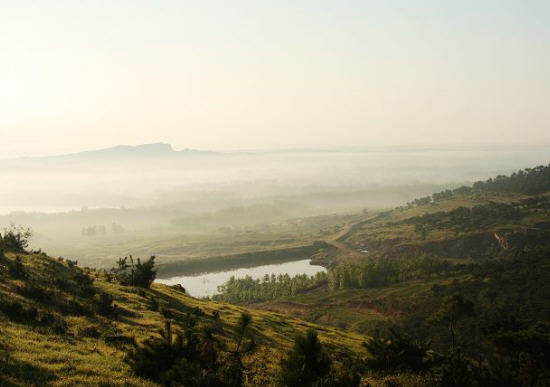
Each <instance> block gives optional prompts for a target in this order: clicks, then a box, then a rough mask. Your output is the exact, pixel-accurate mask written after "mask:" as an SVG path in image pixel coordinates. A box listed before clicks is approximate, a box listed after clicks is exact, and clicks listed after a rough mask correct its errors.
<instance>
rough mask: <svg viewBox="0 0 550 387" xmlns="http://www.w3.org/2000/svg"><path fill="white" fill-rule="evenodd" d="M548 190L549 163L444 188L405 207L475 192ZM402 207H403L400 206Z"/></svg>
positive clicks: (532, 191) (549, 179)
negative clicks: (469, 185)
mask: <svg viewBox="0 0 550 387" xmlns="http://www.w3.org/2000/svg"><path fill="white" fill-rule="evenodd" d="M549 191H550V164H549V165H539V166H537V167H535V168H526V169H522V170H519V171H518V172H514V173H512V174H511V175H510V176H504V175H498V176H496V177H495V178H490V179H487V180H485V181H481V180H480V181H476V182H475V183H474V184H473V185H472V186H471V187H468V186H465V185H463V186H461V187H458V188H455V189H453V190H449V189H447V190H445V191H441V192H437V193H434V194H432V195H431V196H425V197H422V198H417V199H414V200H413V201H411V202H409V203H407V205H406V207H405V208H412V207H414V206H422V205H426V204H430V203H432V202H439V201H443V200H448V199H452V198H453V197H455V196H463V195H471V194H476V193H520V194H527V195H538V194H542V193H545V192H549ZM400 208H401V209H403V207H400Z"/></svg>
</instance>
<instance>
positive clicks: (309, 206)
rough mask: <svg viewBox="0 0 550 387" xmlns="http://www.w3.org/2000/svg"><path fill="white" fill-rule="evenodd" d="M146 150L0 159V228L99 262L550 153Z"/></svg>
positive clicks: (395, 198) (484, 173)
mask: <svg viewBox="0 0 550 387" xmlns="http://www.w3.org/2000/svg"><path fill="white" fill-rule="evenodd" d="M146 149H147V152H141V151H136V152H133V150H132V149H126V150H125V152H118V151H117V152H113V151H110V152H105V151H101V152H96V153H94V152H91V153H88V154H81V155H71V156H67V157H56V158H42V159H16V160H2V161H0V178H1V182H2V183H1V185H0V213H1V214H3V215H2V216H0V223H1V224H2V225H6V224H8V223H10V222H14V223H17V224H24V225H28V226H30V227H32V228H33V229H34V231H35V237H34V239H33V246H35V247H39V246H40V247H43V248H47V249H48V252H49V253H51V254H55V255H64V256H67V255H79V254H82V255H84V256H86V257H87V258H86V259H87V261H88V262H91V263H93V261H94V259H95V258H97V259H100V258H102V257H101V256H99V254H107V255H108V256H109V257H111V256H115V255H117V254H125V253H127V252H130V251H126V250H124V249H130V248H129V247H128V246H132V243H134V242H135V244H136V245H137V244H139V243H138V241H141V242H142V244H143V241H145V240H153V239H159V238H160V239H161V238H174V237H178V236H179V235H190V234H193V233H203V234H204V233H209V232H214V231H216V230H218V231H219V230H220V229H221V228H237V229H238V228H240V229H243V228H246V227H249V226H253V225H261V224H270V223H277V222H281V221H283V220H285V219H290V218H299V217H307V216H316V215H326V214H332V213H353V212H358V211H362V210H363V209H364V208H368V209H379V208H391V207H394V206H397V205H401V204H403V203H405V202H407V201H409V200H412V199H414V198H415V197H418V196H421V195H426V194H429V193H432V192H434V191H438V190H441V189H443V188H447V187H454V186H458V185H460V184H465V183H469V182H472V181H475V180H478V179H485V178H487V177H491V176H494V175H497V174H507V173H510V172H513V171H515V170H517V169H519V168H524V167H532V166H535V165H538V164H544V163H547V162H548V156H549V155H550V152H549V149H548V148H529V149H519V148H517V149H509V148H508V149H495V148H485V149H481V148H480V149H459V148H451V149H449V148H447V149H437V148H434V149H421V148H417V149H400V148H386V149H382V148H377V149H366V150H319V151H284V152H276V151H273V152H248V153H208V152H205V153H201V152H173V151H172V150H171V149H170V148H169V147H168V148H167V147H166V146H165V145H163V146H161V145H159V144H157V145H153V146H150V147H149V148H146ZM151 150H154V152H150V151H151ZM14 210H16V211H14ZM48 213H49V214H48ZM120 241H123V242H124V243H119V242H120ZM94 245H104V246H105V245H108V246H110V250H109V251H108V253H105V251H106V250H105V249H97V251H98V253H97V254H96V255H97V256H95V255H94V254H91V253H90V252H89V251H91V247H93V246H94ZM120 246H124V247H120ZM142 247H143V246H142ZM141 251H142V252H143V253H149V252H150V253H155V251H149V250H147V248H142V249H141ZM100 252H101V253H100Z"/></svg>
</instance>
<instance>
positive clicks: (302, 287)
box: [214, 256, 450, 303]
mask: <svg viewBox="0 0 550 387" xmlns="http://www.w3.org/2000/svg"><path fill="white" fill-rule="evenodd" d="M449 269H450V265H449V263H447V261H444V260H440V259H437V258H432V257H427V256H421V257H417V258H411V259H403V260H400V259H390V258H372V259H368V260H365V261H364V262H362V263H360V264H343V265H339V266H337V267H335V268H332V269H329V270H328V272H319V273H317V274H315V275H314V276H307V275H305V274H302V275H296V276H294V277H290V276H289V275H288V274H284V275H278V276H275V275H271V276H268V275H266V276H264V278H263V279H261V280H260V279H254V278H252V277H250V276H247V277H245V278H239V279H237V278H235V277H231V278H230V280H229V281H228V282H226V283H225V284H224V285H222V286H220V287H218V290H219V291H220V294H217V295H215V296H214V299H216V300H221V301H227V302H232V303H249V302H259V301H265V300H273V299H276V298H279V297H285V296H293V295H296V294H298V293H302V292H305V291H308V290H312V289H315V288H317V287H320V286H328V288H329V290H331V291H334V290H341V289H358V288H371V287H379V286H385V285H388V284H391V283H397V282H402V281H407V280H410V279H418V278H426V277H428V276H431V275H433V274H441V273H443V272H445V271H448V270H449Z"/></svg>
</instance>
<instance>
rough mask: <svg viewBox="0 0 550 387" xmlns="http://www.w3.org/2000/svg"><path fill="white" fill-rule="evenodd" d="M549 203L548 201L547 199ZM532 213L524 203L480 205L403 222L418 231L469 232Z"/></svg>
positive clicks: (461, 207) (426, 215)
mask: <svg viewBox="0 0 550 387" xmlns="http://www.w3.org/2000/svg"><path fill="white" fill-rule="evenodd" d="M545 200H547V201H548V199H545ZM529 213H530V209H529V208H527V207H526V206H525V205H524V203H522V202H516V203H495V202H490V203H488V204H480V205H477V206H474V207H472V208H468V207H463V206H460V207H457V208H455V209H453V210H451V211H438V212H434V213H426V214H423V215H420V216H414V217H411V218H408V219H406V220H404V221H403V223H408V224H414V225H415V226H416V228H415V229H416V230H417V231H418V232H421V231H422V230H423V229H425V230H432V229H444V228H448V229H455V230H461V231H463V230H468V229H472V228H479V227H484V226H490V225H494V224H501V223H505V222H508V221H515V220H519V219H521V218H523V217H524V216H526V215H527V214H529Z"/></svg>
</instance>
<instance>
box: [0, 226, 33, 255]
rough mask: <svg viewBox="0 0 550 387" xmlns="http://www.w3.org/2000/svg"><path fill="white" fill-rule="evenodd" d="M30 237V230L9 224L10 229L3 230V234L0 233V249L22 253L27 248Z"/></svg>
mask: <svg viewBox="0 0 550 387" xmlns="http://www.w3.org/2000/svg"><path fill="white" fill-rule="evenodd" d="M31 236H32V231H31V229H30V228H25V227H22V226H16V225H14V224H11V225H10V227H8V228H4V232H3V233H0V247H1V248H2V249H5V250H12V251H16V252H24V251H25V249H26V248H27V247H28V246H29V240H30V238H31Z"/></svg>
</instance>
